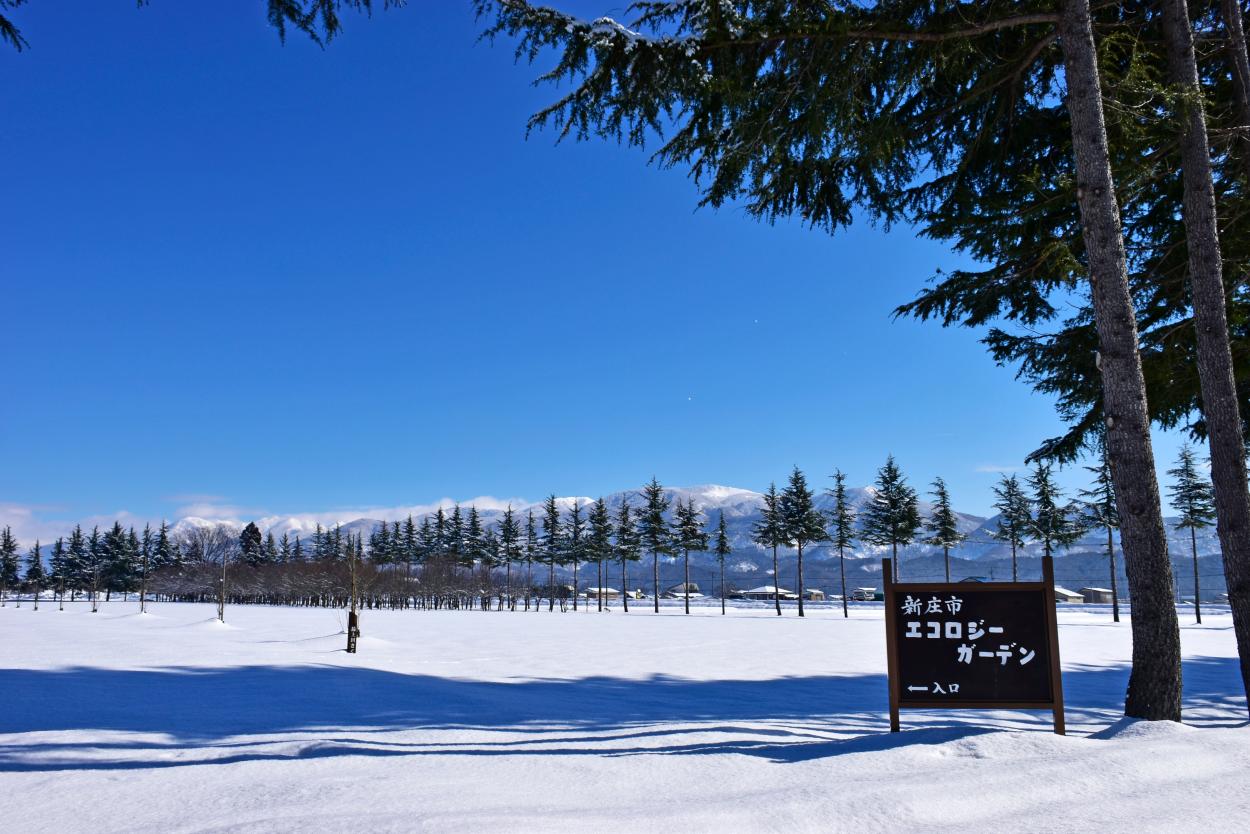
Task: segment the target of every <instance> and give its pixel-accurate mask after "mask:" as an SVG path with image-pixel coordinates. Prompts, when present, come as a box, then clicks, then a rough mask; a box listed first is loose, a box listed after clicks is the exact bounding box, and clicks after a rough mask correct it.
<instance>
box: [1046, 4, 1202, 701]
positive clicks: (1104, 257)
mask: <svg viewBox="0 0 1250 834" xmlns="http://www.w3.org/2000/svg"><path fill="white" fill-rule="evenodd" d="M1062 8H1063V13H1062V15H1061V18H1060V22H1059V40H1060V45H1061V47H1062V50H1063V59H1064V75H1065V78H1066V85H1067V102H1066V104H1067V110H1068V114H1069V118H1070V120H1071V122H1072V146H1073V151H1074V154H1075V158H1076V175H1077V203H1078V206H1079V208H1080V216H1081V229H1082V234H1083V238H1084V243H1085V250H1086V253H1087V257H1088V260H1089V264H1088V265H1089V271H1090V285H1091V296H1092V298H1093V306H1094V319H1095V325H1096V328H1097V331H1098V347H1099V364H1100V370H1101V373H1102V389H1103V413H1104V416H1105V420H1106V424H1107V452H1108V460H1109V462H1110V465H1111V479H1112V483H1113V484H1114V486H1115V491H1116V506H1117V508H1118V509H1119V513H1120V519H1121V527H1120V535H1121V542H1122V543H1123V547H1124V558H1125V567H1126V569H1127V570H1128V580H1129V588H1130V590H1131V593H1132V597H1133V626H1132V627H1133V668H1132V672H1131V673H1130V675H1129V684H1128V693H1127V696H1126V698H1125V703H1124V713H1125V715H1128V716H1130V717H1133V718H1145V719H1150V720H1173V721H1178V720H1180V716H1181V662H1180V658H1181V655H1180V630H1179V625H1178V623H1177V618H1176V607H1175V606H1174V605H1173V604H1172V594H1171V589H1172V566H1171V563H1170V562H1169V560H1168V554H1167V539H1166V536H1165V533H1164V529H1163V513H1162V511H1161V509H1160V499H1159V484H1158V481H1157V479H1156V477H1155V463H1154V452H1153V450H1152V449H1151V444H1150V419H1149V416H1148V413H1147V410H1146V386H1145V382H1144V379H1143V377H1142V369H1141V356H1140V354H1139V353H1138V340H1137V320H1136V314H1135V311H1134V309H1133V302H1132V298H1131V296H1130V294H1129V286H1128V269H1127V265H1126V262H1125V255H1124V237H1123V234H1122V232H1121V228H1120V210H1119V205H1118V204H1117V201H1116V195H1115V190H1114V184H1113V182H1112V176H1111V163H1110V159H1109V156H1108V150H1107V133H1106V124H1105V122H1104V119H1103V111H1102V91H1101V89H1100V87H1099V78H1098V56H1097V52H1096V50H1095V48H1094V35H1093V29H1092V26H1091V24H1090V16H1089V2H1088V0H1064V2H1063V6H1062Z"/></svg>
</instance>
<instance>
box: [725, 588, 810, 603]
mask: <svg viewBox="0 0 1250 834" xmlns="http://www.w3.org/2000/svg"><path fill="white" fill-rule="evenodd" d="M798 598H799V595H798V594H796V593H795V592H794V591H787V590H786V589H785V588H778V587H777V586H776V585H761V586H759V587H758V588H751V589H750V590H747V591H737V592H736V593H735V594H734V599H767V600H771V599H788V600H795V599H798Z"/></svg>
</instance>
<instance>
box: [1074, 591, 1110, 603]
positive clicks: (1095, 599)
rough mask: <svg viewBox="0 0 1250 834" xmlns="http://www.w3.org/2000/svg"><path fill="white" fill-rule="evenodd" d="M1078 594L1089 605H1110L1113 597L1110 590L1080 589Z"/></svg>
mask: <svg viewBox="0 0 1250 834" xmlns="http://www.w3.org/2000/svg"><path fill="white" fill-rule="evenodd" d="M1079 593H1080V594H1081V596H1082V597H1083V598H1084V599H1085V601H1086V602H1089V603H1100V602H1106V603H1110V602H1111V601H1112V600H1111V598H1112V596H1113V595H1112V593H1111V589H1110V588H1082V589H1081V590H1080V592H1079Z"/></svg>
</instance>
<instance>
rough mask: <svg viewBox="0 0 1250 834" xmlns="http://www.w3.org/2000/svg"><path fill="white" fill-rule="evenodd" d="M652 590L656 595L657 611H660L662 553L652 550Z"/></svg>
mask: <svg viewBox="0 0 1250 834" xmlns="http://www.w3.org/2000/svg"><path fill="white" fill-rule="evenodd" d="M651 592H652V595H653V596H654V597H655V599H654V600H652V601H653V602H654V603H655V613H657V614H659V613H660V553H659V551H657V550H653V551H651Z"/></svg>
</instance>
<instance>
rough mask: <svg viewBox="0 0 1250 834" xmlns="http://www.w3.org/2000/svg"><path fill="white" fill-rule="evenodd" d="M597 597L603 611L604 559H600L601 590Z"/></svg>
mask: <svg viewBox="0 0 1250 834" xmlns="http://www.w3.org/2000/svg"><path fill="white" fill-rule="evenodd" d="M595 597H596V598H597V599H598V600H599V610H600V611H603V559H600V560H599V592H598V593H596V594H595Z"/></svg>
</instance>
